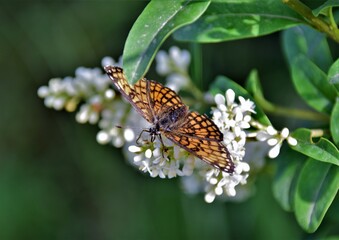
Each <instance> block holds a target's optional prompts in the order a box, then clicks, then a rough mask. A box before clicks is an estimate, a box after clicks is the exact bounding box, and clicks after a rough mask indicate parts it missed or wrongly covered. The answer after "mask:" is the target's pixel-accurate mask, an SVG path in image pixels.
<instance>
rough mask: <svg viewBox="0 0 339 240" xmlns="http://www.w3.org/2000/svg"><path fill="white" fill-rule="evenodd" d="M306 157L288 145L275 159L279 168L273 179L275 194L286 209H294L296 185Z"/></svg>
mask: <svg viewBox="0 0 339 240" xmlns="http://www.w3.org/2000/svg"><path fill="white" fill-rule="evenodd" d="M306 158H307V157H306V156H305V155H302V154H300V153H298V152H296V151H293V150H292V149H291V148H287V147H286V148H283V149H282V151H281V153H280V154H279V156H278V157H277V158H276V159H275V160H274V161H276V162H277V170H276V174H275V177H274V180H273V195H274V197H275V198H276V200H277V201H278V202H279V204H280V205H281V206H282V208H283V209H284V210H285V211H292V210H293V207H294V206H293V201H294V193H295V187H296V183H297V179H298V176H299V174H300V169H301V167H302V166H303V163H304V162H305V160H306Z"/></svg>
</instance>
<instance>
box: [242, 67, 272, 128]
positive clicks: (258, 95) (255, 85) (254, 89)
mask: <svg viewBox="0 0 339 240" xmlns="http://www.w3.org/2000/svg"><path fill="white" fill-rule="evenodd" d="M246 89H247V91H248V92H249V94H251V95H252V96H253V99H254V102H257V101H256V100H257V99H264V95H263V93H262V87H261V84H260V80H259V76H258V71H257V70H252V71H251V72H250V75H249V76H248V77H247V81H246ZM257 110H258V111H257ZM256 111H257V117H258V121H259V122H260V123H262V124H264V125H266V126H269V125H272V124H271V122H270V120H269V119H268V117H267V116H266V114H265V113H264V112H263V111H262V109H261V108H260V107H258V106H256Z"/></svg>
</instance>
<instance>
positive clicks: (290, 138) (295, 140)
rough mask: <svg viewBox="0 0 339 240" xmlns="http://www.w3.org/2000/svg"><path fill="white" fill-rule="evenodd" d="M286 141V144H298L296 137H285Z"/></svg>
mask: <svg viewBox="0 0 339 240" xmlns="http://www.w3.org/2000/svg"><path fill="white" fill-rule="evenodd" d="M287 142H288V144H290V145H291V146H296V145H297V144H298V141H297V139H295V138H294V137H288V138H287Z"/></svg>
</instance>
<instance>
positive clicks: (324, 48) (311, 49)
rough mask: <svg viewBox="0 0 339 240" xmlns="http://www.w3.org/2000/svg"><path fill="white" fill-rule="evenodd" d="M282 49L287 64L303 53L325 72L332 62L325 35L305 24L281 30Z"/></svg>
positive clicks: (291, 64) (291, 63)
mask: <svg viewBox="0 0 339 240" xmlns="http://www.w3.org/2000/svg"><path fill="white" fill-rule="evenodd" d="M282 39H283V49H284V54H285V56H286V58H287V61H288V65H289V66H290V67H292V66H293V62H294V59H295V58H296V57H298V56H299V55H305V56H307V58H309V59H310V60H311V61H312V62H314V63H315V64H316V65H317V66H318V67H319V68H320V69H322V70H323V71H324V72H327V71H328V69H329V67H330V66H331V64H332V62H333V58H332V55H331V51H330V48H329V46H328V43H327V39H326V36H325V35H324V34H322V33H320V32H319V31H316V30H314V29H312V28H310V27H307V26H297V27H294V28H291V29H288V30H285V31H284V32H283V38H282Z"/></svg>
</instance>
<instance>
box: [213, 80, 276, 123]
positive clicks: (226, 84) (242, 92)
mask: <svg viewBox="0 0 339 240" xmlns="http://www.w3.org/2000/svg"><path fill="white" fill-rule="evenodd" d="M227 89H232V90H233V91H234V92H235V95H236V96H243V97H244V98H245V99H250V100H251V101H253V102H254V103H255V100H254V98H253V97H252V96H251V95H250V94H249V93H248V92H247V91H246V89H244V88H243V87H242V86H240V85H239V84H237V83H236V82H234V81H232V80H231V79H229V78H227V77H225V76H218V77H217V78H216V79H215V81H214V82H213V83H212V84H211V87H210V90H209V92H210V93H211V94H212V95H215V94H217V93H221V94H223V95H224V94H225V92H226V90H227ZM254 110H255V111H256V114H255V115H254V116H253V117H254V118H255V119H257V120H258V121H259V122H260V123H262V124H264V125H266V126H268V125H271V123H270V120H269V119H268V117H267V116H266V115H265V113H264V112H263V111H262V110H261V109H260V107H258V106H256V107H255V109H254Z"/></svg>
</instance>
